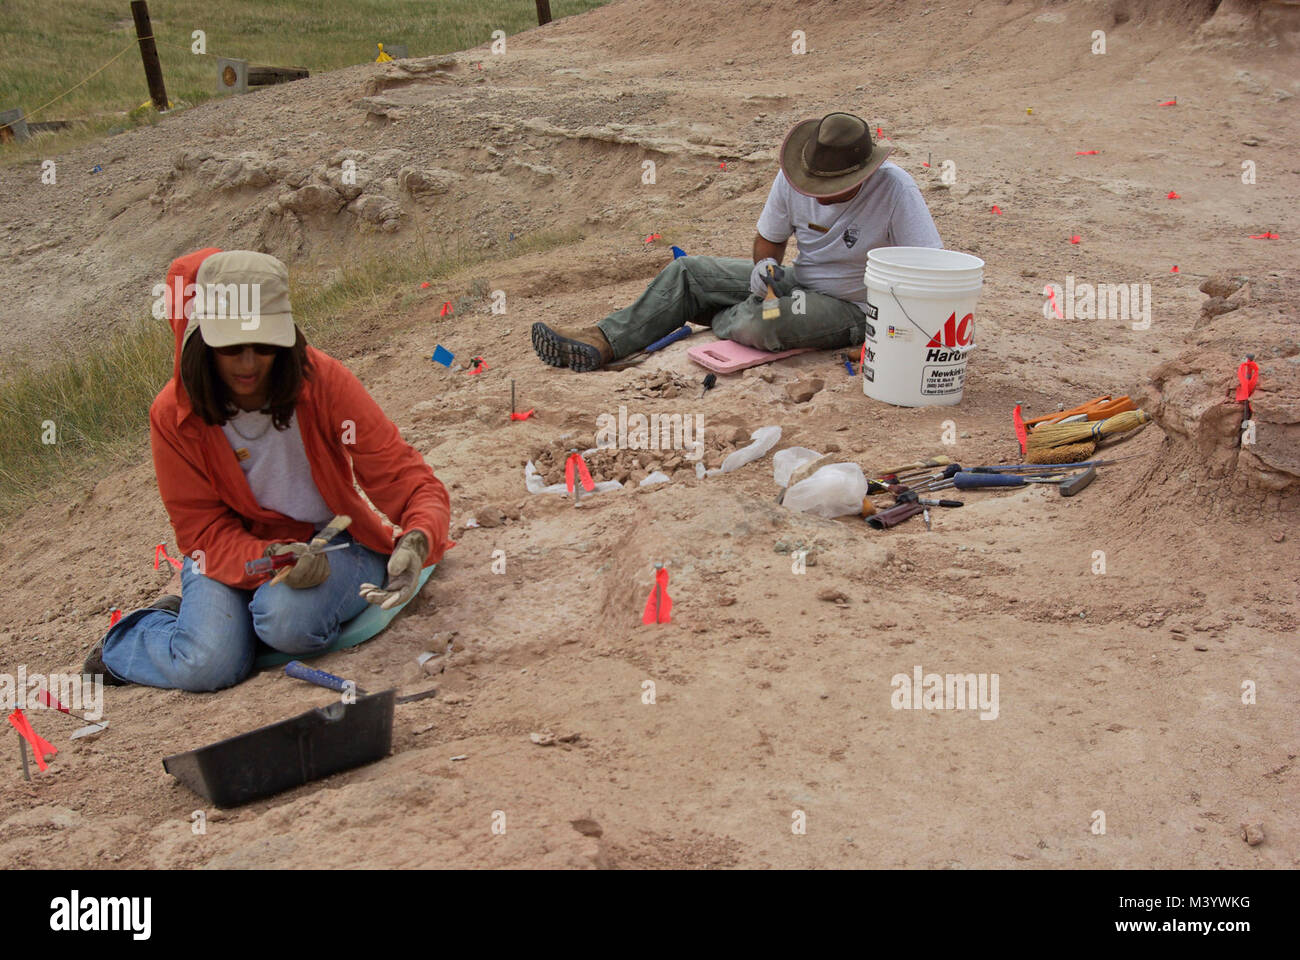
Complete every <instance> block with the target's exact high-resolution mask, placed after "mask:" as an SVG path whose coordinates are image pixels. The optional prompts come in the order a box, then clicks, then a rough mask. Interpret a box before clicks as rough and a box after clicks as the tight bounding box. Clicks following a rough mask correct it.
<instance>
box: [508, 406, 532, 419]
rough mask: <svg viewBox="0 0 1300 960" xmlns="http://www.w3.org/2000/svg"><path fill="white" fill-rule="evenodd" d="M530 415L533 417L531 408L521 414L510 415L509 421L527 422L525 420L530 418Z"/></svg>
mask: <svg viewBox="0 0 1300 960" xmlns="http://www.w3.org/2000/svg"><path fill="white" fill-rule="evenodd" d="M532 415H533V408H529V409H528V410H525V411H524V412H523V413H512V414H510V419H511V420H527V419H528V418H529V417H531V416H532Z"/></svg>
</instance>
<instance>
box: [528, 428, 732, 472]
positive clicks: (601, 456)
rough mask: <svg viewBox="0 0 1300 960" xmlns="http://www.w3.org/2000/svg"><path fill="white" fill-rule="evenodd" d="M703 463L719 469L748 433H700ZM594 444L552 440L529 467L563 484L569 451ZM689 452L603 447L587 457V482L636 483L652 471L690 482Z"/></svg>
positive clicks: (583, 440)
mask: <svg viewBox="0 0 1300 960" xmlns="http://www.w3.org/2000/svg"><path fill="white" fill-rule="evenodd" d="M703 441H704V456H703V457H702V458H701V461H700V462H703V464H704V467H705V469H706V470H712V469H714V468H715V467H720V466H722V461H723V460H724V459H726V457H727V454H729V453H731V452H732V451H733V450H735V449H736V448H738V447H743V446H745V445H747V444H748V443H749V442H750V440H749V433H748V432H747V431H745V430H744V429H742V428H740V427H732V426H722V427H716V428H713V429H710V428H708V427H707V426H706V427H705V430H704V437H703ZM595 445H596V441H595V437H594V436H592V435H588V436H584V437H579V438H573V437H567V438H565V439H562V440H555V441H553V442H552V443H550V444H548V445H547V446H545V447H543V448H542V449H540V450H538V451H536V452H535V453H534V454H533V456H532V458H531V459H532V461H533V466H534V467H536V468H537V472H538V473H539V474H540V475H541V477H542V479H543V480H544V481H545V482H546V483H547V484H548V485H549V484H554V483H564V463H565V461H566V460H567V459H568V457H569V453H570V452H571V451H572V450H573V449H575V448H576V449H577V450H578V451H579V452H582V451H585V450H590V449H591V448H592V447H594V446H595ZM693 454H694V450H693V449H688V450H662V449H660V450H632V449H619V448H617V447H606V448H604V449H601V450H597V451H596V452H594V453H592V454H591V455H589V456H588V457H587V458H586V460H587V469H588V470H589V471H590V472H591V479H592V480H594V481H595V482H597V483H599V482H600V481H602V480H617V481H618V482H619V483H627V482H629V481H631V482H632V483H634V484H637V483H640V482H641V481H642V480H644V479H645V478H646V477H648V476H649V475H650V474H651V473H653V472H654V471H656V470H659V471H661V472H663V473H665V474H667V475H668V476H669V477H670V478H671V479H672V480H674V481H679V480H694V479H695V478H696V477H695V464H696V462H697V460H695V459H692V455H693Z"/></svg>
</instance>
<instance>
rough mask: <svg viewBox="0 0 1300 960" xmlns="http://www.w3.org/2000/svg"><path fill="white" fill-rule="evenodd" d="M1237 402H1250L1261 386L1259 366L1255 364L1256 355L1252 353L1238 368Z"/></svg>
mask: <svg viewBox="0 0 1300 960" xmlns="http://www.w3.org/2000/svg"><path fill="white" fill-rule="evenodd" d="M1237 383H1238V384H1240V386H1238V387H1237V402H1238V403H1240V402H1241V401H1243V400H1249V399H1250V395H1251V394H1252V393H1254V392H1255V387H1257V386H1259V364H1258V363H1256V362H1255V355H1254V354H1253V353H1252V354H1251V355H1250V356H1249V357H1247V358H1246V359H1245V360H1243V361H1242V363H1241V366H1239V367H1237Z"/></svg>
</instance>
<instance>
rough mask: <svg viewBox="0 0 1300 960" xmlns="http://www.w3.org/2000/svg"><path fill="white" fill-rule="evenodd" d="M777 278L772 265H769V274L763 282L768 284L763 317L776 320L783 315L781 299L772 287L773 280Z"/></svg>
mask: <svg viewBox="0 0 1300 960" xmlns="http://www.w3.org/2000/svg"><path fill="white" fill-rule="evenodd" d="M774 278H775V274H774V273H773V268H772V265H771V264H770V263H769V264H768V265H767V276H766V277H765V278H764V279H763V282H764V283H765V284H766V285H767V296H765V297H764V298H763V319H764V320H775V319H776V318H777V317H779V316H781V300H780V298H778V297H777V295H776V291H775V290H773V289H772V280H773V279H774Z"/></svg>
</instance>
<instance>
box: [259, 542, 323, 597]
mask: <svg viewBox="0 0 1300 960" xmlns="http://www.w3.org/2000/svg"><path fill="white" fill-rule="evenodd" d="M307 550H308V546H307V544H305V543H278V544H276V545H275V546H273V547H271V548H270V550H268V552H267V556H272V557H273V556H275V555H276V554H278V553H294V554H298V556H299V557H301V559H300V560H299V561H298V562H297V563H295V564H294V565H293V566H292V567H290V568H289V573H288V575H287V576H285V578H284V580H283V581H281V582H282V583H287V584H288V585H289V586H291V587H293V588H294V589H295V590H305V589H307V588H308V587H315V586H319V585H320V584H322V583H324V582H325V581H326V580H327V579H329V575H330V558H329V557H327V556H325V555H324V554H323V553H318V554H314V555H312V556H310V557H302V554H304V553H306V552H307Z"/></svg>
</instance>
